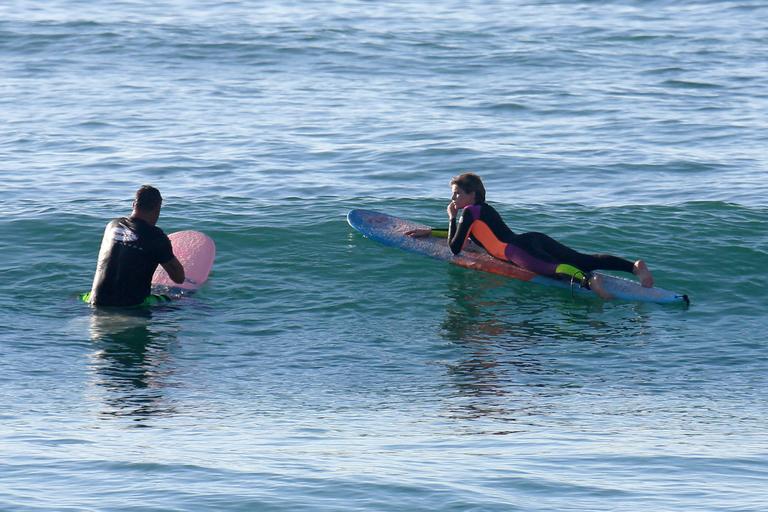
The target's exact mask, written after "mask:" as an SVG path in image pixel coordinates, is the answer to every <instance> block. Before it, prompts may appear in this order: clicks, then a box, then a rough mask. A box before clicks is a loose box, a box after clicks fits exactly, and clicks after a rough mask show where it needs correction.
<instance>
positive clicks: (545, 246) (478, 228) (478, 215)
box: [448, 203, 634, 276]
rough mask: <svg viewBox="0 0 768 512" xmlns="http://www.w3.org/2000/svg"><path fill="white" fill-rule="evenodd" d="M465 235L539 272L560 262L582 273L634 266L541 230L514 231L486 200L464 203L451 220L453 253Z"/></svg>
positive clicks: (549, 272)
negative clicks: (578, 248) (583, 249)
mask: <svg viewBox="0 0 768 512" xmlns="http://www.w3.org/2000/svg"><path fill="white" fill-rule="evenodd" d="M467 237H469V238H471V239H472V241H473V242H475V243H476V244H478V245H480V246H481V247H483V248H484V249H485V250H486V251H488V253H489V254H491V255H492V256H495V257H496V258H499V259H502V260H506V261H510V262H512V263H514V264H516V265H518V266H519V267H522V268H525V269H527V270H530V271H532V272H536V273H537V274H542V275H548V276H551V275H555V274H557V273H558V271H557V267H558V265H560V264H567V265H572V266H574V267H576V268H577V269H579V270H581V271H583V272H591V271H593V270H598V269H602V270H619V271H623V272H630V273H631V272H632V269H633V266H634V265H633V263H632V262H631V261H629V260H625V259H623V258H619V257H617V256H611V255H608V254H582V253H580V252H578V251H575V250H573V249H571V248H570V247H567V246H565V245H563V244H561V243H560V242H557V241H556V240H553V239H552V238H550V237H549V236H547V235H545V234H544V233H535V232H531V233H521V234H519V235H518V234H515V233H514V232H513V231H512V230H511V229H509V227H508V226H507V225H506V224H505V223H504V221H503V220H502V219H501V216H500V215H499V213H498V212H497V211H496V210H495V209H494V208H493V207H492V206H490V205H489V204H487V203H481V204H476V205H472V206H467V207H466V208H464V209H463V211H462V212H461V217H460V218H459V220H458V222H457V221H456V220H453V221H452V222H451V225H450V228H449V230H448V243H449V245H450V247H451V251H452V252H453V253H454V254H458V253H459V252H460V251H461V249H462V247H463V246H464V243H465V242H466V239H467Z"/></svg>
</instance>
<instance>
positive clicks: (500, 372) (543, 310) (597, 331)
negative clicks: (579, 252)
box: [441, 269, 645, 433]
mask: <svg viewBox="0 0 768 512" xmlns="http://www.w3.org/2000/svg"><path fill="white" fill-rule="evenodd" d="M446 296H447V297H448V298H449V301H448V303H447V306H446V312H445V319H444V321H443V322H442V325H441V335H442V336H443V338H444V339H446V340H449V341H451V342H452V343H453V344H455V345H457V346H460V347H462V349H463V350H464V353H465V356H464V357H462V358H460V359H458V360H454V361H452V362H451V363H448V364H446V371H447V374H448V376H449V377H450V380H451V382H452V383H453V384H454V386H455V394H454V395H453V396H452V397H451V400H450V406H449V407H450V411H449V413H448V414H449V415H450V416H451V417H453V418H461V419H476V418H492V419H495V420H502V421H505V422H521V421H528V422H530V421H533V420H534V417H541V416H547V415H550V414H551V413H552V411H550V410H549V408H550V407H551V404H553V403H557V401H558V400H561V399H562V395H563V394H570V393H574V392H578V390H579V389H580V388H581V387H582V382H583V379H582V376H580V375H578V374H577V373H575V370H574V365H573V364H571V363H570V361H569V353H571V354H576V355H577V356H578V355H579V353H583V352H584V351H591V350H594V347H598V348H599V347H602V346H604V345H609V344H613V343H615V342H616V340H617V339H618V338H621V339H623V340H625V339H626V338H627V337H630V338H632V337H642V336H643V335H644V331H645V330H644V323H645V321H644V315H643V313H642V307H641V308H639V309H638V308H636V307H634V306H632V305H629V306H627V307H623V308H620V309H619V313H618V314H616V315H611V314H607V315H606V314H605V312H604V309H603V303H602V302H600V301H596V300H585V299H581V298H578V299H572V298H571V297H569V296H568V295H567V293H564V292H563V291H561V290H551V289H537V288H536V287H534V286H531V285H530V284H528V283H518V282H515V281H511V280H509V279H506V278H503V277H501V276H495V275H491V274H482V273H478V272H466V271H464V270H462V269H456V270H454V271H451V272H450V279H449V282H448V286H447V290H446ZM627 313H629V314H627ZM606 317H608V319H606ZM497 433H502V432H497Z"/></svg>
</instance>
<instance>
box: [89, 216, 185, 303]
mask: <svg viewBox="0 0 768 512" xmlns="http://www.w3.org/2000/svg"><path fill="white" fill-rule="evenodd" d="M172 258H173V250H172V249H171V242H170V240H168V237H167V236H166V235H165V233H163V231H162V230H161V229H160V228H158V227H156V226H152V225H151V224H149V223H148V222H146V221H144V220H142V219H139V218H135V217H121V218H118V219H115V220H113V221H112V222H110V223H109V224H107V227H106V229H105V230H104V238H103V239H102V242H101V249H100V251H99V260H98V264H97V266H96V274H95V275H94V278H93V286H92V288H91V303H92V304H95V305H97V306H134V305H137V304H141V303H142V302H143V301H144V299H145V298H146V297H147V296H148V295H149V294H150V290H151V285H152V275H153V274H154V272H155V269H156V268H157V265H158V264H159V263H166V262H168V261H169V260H171V259H172Z"/></svg>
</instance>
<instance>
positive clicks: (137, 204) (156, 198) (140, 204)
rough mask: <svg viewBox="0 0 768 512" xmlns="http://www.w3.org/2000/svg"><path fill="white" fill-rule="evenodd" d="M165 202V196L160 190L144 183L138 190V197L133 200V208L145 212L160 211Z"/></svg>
mask: <svg viewBox="0 0 768 512" xmlns="http://www.w3.org/2000/svg"><path fill="white" fill-rule="evenodd" d="M162 204H163V197H162V196H161V195H160V191H159V190H157V189H156V188H155V187H153V186H151V185H142V186H141V188H140V189H139V190H137V191H136V199H134V200H133V209H134V210H136V211H141V212H144V213H153V212H154V211H156V210H157V211H160V206H161V205H162Z"/></svg>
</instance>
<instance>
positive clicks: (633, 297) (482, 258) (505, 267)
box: [347, 210, 689, 305]
mask: <svg viewBox="0 0 768 512" xmlns="http://www.w3.org/2000/svg"><path fill="white" fill-rule="evenodd" d="M347 222H348V223H349V225H350V226H352V227H353V228H354V229H356V230H357V231H359V232H360V233H361V234H362V235H363V236H365V237H366V238H370V239H371V240H375V241H377V242H379V243H382V244H384V245H386V246H389V247H396V248H398V249H403V250H406V251H409V252H413V253H417V254H422V255H424V256H430V257H432V258H436V259H439V260H443V261H447V262H449V263H452V264H453V265H458V266H460V267H465V268H469V269H473V270H480V271H483V272H490V273H493V274H500V275H503V276H507V277H511V278H514V279H519V280H521V281H527V282H530V283H535V284H540V285H544V286H554V287H557V288H566V289H571V290H573V292H574V293H578V294H580V295H584V296H593V297H598V295H597V294H596V293H595V292H594V291H592V290H589V289H587V288H582V287H580V286H578V285H574V284H572V283H571V282H570V281H569V280H561V279H555V278H552V277H547V276H542V275H539V274H536V273H534V272H531V271H529V270H525V269H524V268H521V267H518V266H517V265H514V264H512V263H509V262H506V261H502V260H499V259H497V258H494V257H493V256H491V255H490V254H488V253H487V252H485V250H484V249H483V248H482V247H479V246H477V245H476V244H474V243H472V242H471V241H470V242H467V244H466V245H465V247H464V249H463V250H462V251H461V253H459V254H458V255H454V254H453V253H452V252H451V250H450V248H449V247H448V244H447V243H446V241H445V238H438V237H432V236H429V237H424V238H414V237H411V236H408V235H406V234H405V233H407V232H408V231H411V230H413V229H423V228H429V226H426V225H424V224H420V223H417V222H412V221H409V220H407V219H402V218H399V217H395V216H392V215H387V214H385V213H380V212H375V211H370V210H351V211H350V212H349V213H348V214H347ZM600 275H601V276H602V277H603V282H604V288H605V290H606V291H607V292H608V293H610V294H611V295H612V296H613V297H614V298H615V299H618V300H625V301H633V302H653V303H657V304H686V305H687V304H689V300H688V296H687V295H685V294H682V293H676V292H672V291H669V290H664V289H662V288H655V287H654V288H644V287H643V286H642V285H640V283H638V282H636V281H632V280H630V279H625V278H623V277H616V276H612V275H609V274H604V273H602V272H601V273H600Z"/></svg>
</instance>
